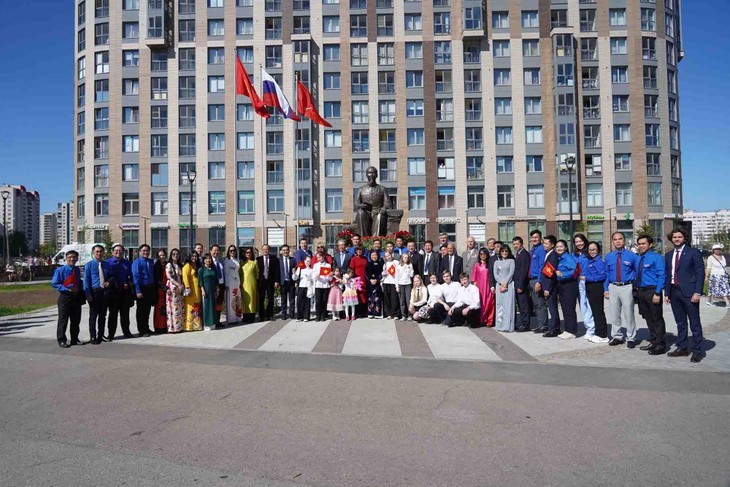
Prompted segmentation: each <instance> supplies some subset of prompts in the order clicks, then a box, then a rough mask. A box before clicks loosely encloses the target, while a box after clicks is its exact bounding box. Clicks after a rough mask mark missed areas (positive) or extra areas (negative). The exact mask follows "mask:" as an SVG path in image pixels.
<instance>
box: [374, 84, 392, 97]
mask: <svg viewBox="0 0 730 487" xmlns="http://www.w3.org/2000/svg"><path fill="white" fill-rule="evenodd" d="M378 93H380V94H381V95H382V94H389V93H395V83H378Z"/></svg>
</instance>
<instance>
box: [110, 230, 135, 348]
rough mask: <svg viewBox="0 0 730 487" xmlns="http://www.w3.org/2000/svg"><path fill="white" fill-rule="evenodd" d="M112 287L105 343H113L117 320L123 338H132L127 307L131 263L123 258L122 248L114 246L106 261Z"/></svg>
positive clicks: (129, 301) (130, 297)
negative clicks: (111, 279) (112, 281)
mask: <svg viewBox="0 0 730 487" xmlns="http://www.w3.org/2000/svg"><path fill="white" fill-rule="evenodd" d="M106 262H107V264H109V271H110V272H111V275H112V277H113V278H114V285H113V286H112V289H111V290H110V292H109V332H108V333H109V334H108V336H107V341H110V342H111V341H113V340H114V335H116V332H117V319H119V320H120V321H121V323H122V333H123V334H124V337H125V338H132V333H131V332H130V331H129V307H130V304H131V303H132V263H131V262H129V261H128V260H127V259H125V258H124V246H123V245H122V244H116V245H115V246H114V247H113V248H112V257H110V258H109V259H107V261H106Z"/></svg>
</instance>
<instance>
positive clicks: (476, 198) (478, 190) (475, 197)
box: [466, 186, 484, 209]
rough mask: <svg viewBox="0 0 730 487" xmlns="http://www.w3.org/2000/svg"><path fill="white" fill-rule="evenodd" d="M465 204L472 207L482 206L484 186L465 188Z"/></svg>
mask: <svg viewBox="0 0 730 487" xmlns="http://www.w3.org/2000/svg"><path fill="white" fill-rule="evenodd" d="M466 206H467V208H469V209H472V208H484V187H483V186H469V187H468V188H467V189H466Z"/></svg>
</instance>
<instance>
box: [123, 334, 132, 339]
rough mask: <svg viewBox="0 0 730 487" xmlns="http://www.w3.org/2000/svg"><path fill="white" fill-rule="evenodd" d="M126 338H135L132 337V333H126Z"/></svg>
mask: <svg viewBox="0 0 730 487" xmlns="http://www.w3.org/2000/svg"><path fill="white" fill-rule="evenodd" d="M124 338H134V335H132V334H131V333H125V334H124Z"/></svg>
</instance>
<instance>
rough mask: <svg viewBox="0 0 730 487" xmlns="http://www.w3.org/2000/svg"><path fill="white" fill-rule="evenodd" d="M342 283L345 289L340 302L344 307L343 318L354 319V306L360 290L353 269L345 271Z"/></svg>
mask: <svg viewBox="0 0 730 487" xmlns="http://www.w3.org/2000/svg"><path fill="white" fill-rule="evenodd" d="M342 284H343V285H344V286H345V291H344V292H343V293H342V304H343V305H344V307H345V319H346V320H347V321H352V320H354V319H355V306H357V304H358V297H357V293H358V291H359V290H360V288H361V287H362V286H361V283H360V278H359V277H356V276H355V270H354V269H352V268H350V269H347V273H346V274H345V275H344V276H343V277H342Z"/></svg>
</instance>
